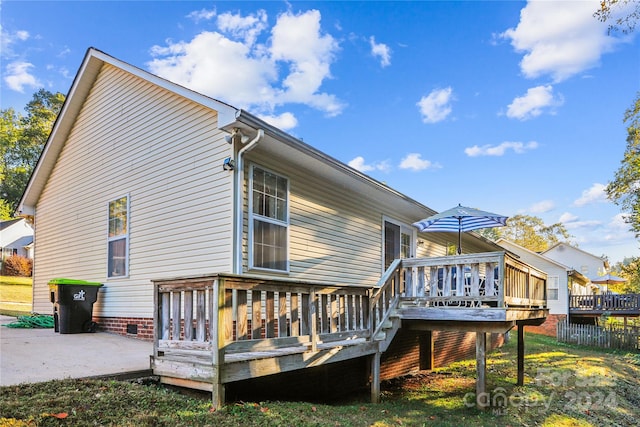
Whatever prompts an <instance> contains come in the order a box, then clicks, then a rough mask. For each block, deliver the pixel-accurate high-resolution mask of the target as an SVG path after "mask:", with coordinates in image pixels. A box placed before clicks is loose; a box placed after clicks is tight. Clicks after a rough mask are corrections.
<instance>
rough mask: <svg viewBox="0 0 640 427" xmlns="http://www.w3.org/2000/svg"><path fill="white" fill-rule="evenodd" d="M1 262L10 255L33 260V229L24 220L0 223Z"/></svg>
mask: <svg viewBox="0 0 640 427" xmlns="http://www.w3.org/2000/svg"><path fill="white" fill-rule="evenodd" d="M0 248H2V261H3V262H4V260H5V259H6V258H8V257H10V256H12V255H20V256H23V257H27V258H33V228H32V227H31V224H29V222H28V221H27V220H26V219H24V218H18V219H11V220H8V221H0Z"/></svg>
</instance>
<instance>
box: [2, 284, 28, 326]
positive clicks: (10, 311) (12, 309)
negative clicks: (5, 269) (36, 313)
mask: <svg viewBox="0 0 640 427" xmlns="http://www.w3.org/2000/svg"><path fill="white" fill-rule="evenodd" d="M32 283H33V280H32V279H31V278H30V277H14V276H0V314H4V315H8V316H19V315H24V314H28V313H30V312H31V307H32V301H33V294H32Z"/></svg>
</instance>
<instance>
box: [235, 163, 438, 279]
mask: <svg viewBox="0 0 640 427" xmlns="http://www.w3.org/2000/svg"><path fill="white" fill-rule="evenodd" d="M250 154H251V153H250ZM251 163H254V164H256V165H258V166H260V167H263V168H266V169H268V170H271V171H273V172H274V173H277V174H279V175H281V176H284V177H287V178H288V179H289V198H290V199H289V201H290V204H289V215H290V226H289V261H290V272H289V275H288V277H291V278H296V279H300V280H311V281H323V282H329V283H341V284H357V285H375V284H376V283H377V281H378V280H379V279H380V276H381V275H382V264H383V260H382V240H383V235H382V224H383V218H384V217H389V218H393V219H394V220H396V221H399V222H404V223H406V224H410V223H411V221H412V219H409V218H403V217H402V216H401V215H400V214H399V213H398V212H395V211H394V210H393V209H392V208H391V207H386V206H381V205H380V204H379V203H377V202H376V201H375V200H372V199H370V198H365V197H362V196H360V195H359V194H355V193H353V192H351V191H349V190H348V189H345V188H343V187H340V186H337V185H333V184H332V183H331V182H327V181H326V180H324V179H321V178H319V177H318V176H317V175H315V174H314V173H313V171H310V170H300V169H299V168H296V167H295V166H294V165H290V164H282V163H278V162H276V161H274V159H271V158H265V157H258V156H255V155H254V156H250V155H249V156H248V157H247V163H246V166H247V167H246V171H247V173H248V171H249V169H250V168H249V164H251ZM246 178H247V179H245V180H244V182H245V185H247V183H248V182H249V180H248V176H246ZM245 194H246V193H245ZM245 206H246V199H245ZM247 217H248V216H247V215H245V218H244V219H245V221H244V230H245V235H244V236H245V239H244V241H245V246H244V267H245V271H247V265H248V263H247V259H248V258H247V246H246V245H247V234H246V232H247ZM414 221H415V220H414ZM429 250H430V251H435V252H439V250H440V251H442V252H443V251H444V248H440V249H439V250H438V246H437V245H435V244H433V245H429ZM423 252H424V251H423ZM249 272H250V273H257V272H258V271H252V270H249Z"/></svg>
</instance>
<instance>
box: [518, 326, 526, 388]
mask: <svg viewBox="0 0 640 427" xmlns="http://www.w3.org/2000/svg"><path fill="white" fill-rule="evenodd" d="M517 384H518V385H524V325H523V324H520V325H518V383H517Z"/></svg>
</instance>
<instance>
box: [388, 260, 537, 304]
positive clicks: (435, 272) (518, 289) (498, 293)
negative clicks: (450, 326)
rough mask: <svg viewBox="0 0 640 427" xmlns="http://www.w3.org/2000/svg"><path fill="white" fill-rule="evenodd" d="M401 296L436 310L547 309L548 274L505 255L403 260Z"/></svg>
mask: <svg viewBox="0 0 640 427" xmlns="http://www.w3.org/2000/svg"><path fill="white" fill-rule="evenodd" d="M401 275H402V277H403V279H404V283H403V284H402V288H401V290H400V293H401V294H402V296H403V297H405V298H414V299H417V300H420V301H423V302H424V303H425V304H427V305H428V306H433V307H439V306H442V307H469V308H470V307H500V308H504V307H523V308H533V307H536V308H545V307H546V288H547V286H546V282H547V275H546V274H545V273H543V272H542V271H540V270H537V269H535V268H533V267H531V266H529V265H527V264H525V263H523V262H521V261H518V260H517V259H515V258H514V257H512V256H511V255H509V254H508V253H505V252H489V253H480V254H471V255H459V256H446V257H434V258H411V259H404V260H402V273H401Z"/></svg>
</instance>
